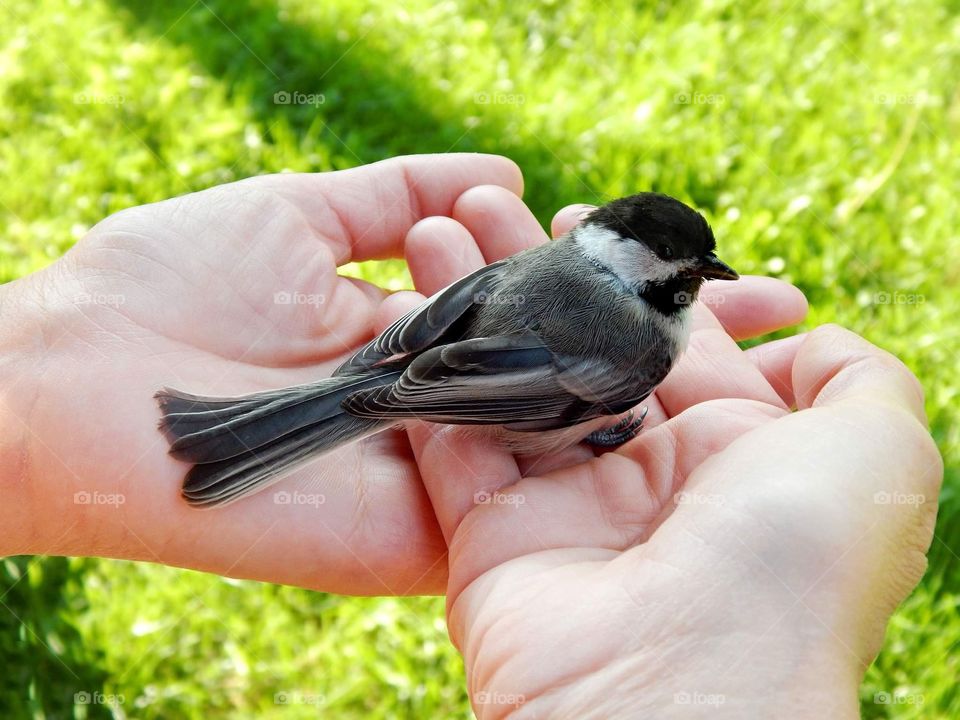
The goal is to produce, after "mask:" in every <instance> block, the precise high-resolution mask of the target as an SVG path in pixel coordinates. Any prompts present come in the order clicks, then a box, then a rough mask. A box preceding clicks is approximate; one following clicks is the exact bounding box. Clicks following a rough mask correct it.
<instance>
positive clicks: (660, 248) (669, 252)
mask: <svg viewBox="0 0 960 720" xmlns="http://www.w3.org/2000/svg"><path fill="white" fill-rule="evenodd" d="M657 255H659V256H660V257H662V258H663V259H664V260H672V259H673V248H672V247H670V246H669V245H657Z"/></svg>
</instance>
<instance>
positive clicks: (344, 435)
mask: <svg viewBox="0 0 960 720" xmlns="http://www.w3.org/2000/svg"><path fill="white" fill-rule="evenodd" d="M388 425H390V423H389V422H384V421H380V420H365V419H362V418H355V417H353V416H351V415H341V416H339V417H336V418H331V419H330V420H328V421H326V422H323V423H319V424H317V425H315V426H310V427H306V428H303V429H301V430H299V431H298V432H295V433H292V434H290V435H287V436H285V437H283V438H281V439H278V440H276V441H274V442H272V443H269V444H267V445H265V446H263V447H261V448H258V449H256V450H251V451H248V452H246V453H244V454H242V455H238V456H235V457H232V458H229V459H227V460H221V461H219V462H212V463H204V464H201V465H194V466H193V468H192V469H191V470H190V472H188V473H187V476H186V478H185V479H184V483H183V496H184V497H185V498H186V499H187V501H188V502H189V503H190V504H191V505H204V506H214V505H223V504H226V503H228V502H232V501H233V500H236V499H239V498H241V497H244V496H245V495H249V494H251V493H253V492H259V491H260V490H262V489H263V488H265V487H267V486H268V485H269V484H271V483H272V482H273V481H276V480H279V479H281V478H282V477H283V476H284V475H286V474H287V473H289V472H290V471H292V470H295V469H296V468H298V467H300V466H301V465H303V464H304V463H306V462H307V461H309V460H310V459H312V458H313V457H315V456H316V455H318V454H320V453H323V452H326V451H328V450H333V449H334V448H336V447H338V446H339V445H341V444H343V443H344V442H348V441H350V440H355V439H357V438H359V437H362V436H364V435H368V434H371V433H374V432H377V431H379V430H382V429H384V428H385V427H386V426H388Z"/></svg>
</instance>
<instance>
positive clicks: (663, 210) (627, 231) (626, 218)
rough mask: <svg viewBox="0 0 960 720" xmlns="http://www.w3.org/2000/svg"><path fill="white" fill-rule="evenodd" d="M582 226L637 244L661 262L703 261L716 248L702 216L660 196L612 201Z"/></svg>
mask: <svg viewBox="0 0 960 720" xmlns="http://www.w3.org/2000/svg"><path fill="white" fill-rule="evenodd" d="M584 222H587V223H593V224H596V225H600V226H601V227H605V228H608V229H610V230H613V231H614V232H615V233H617V234H618V235H621V236H623V237H624V238H632V239H634V240H638V241H639V242H642V243H644V244H645V245H647V246H648V247H649V248H650V249H651V250H653V251H654V252H655V253H656V254H657V255H659V256H660V257H662V258H664V259H672V258H678V259H679V258H691V257H702V256H704V255H706V254H708V253H711V252H713V251H714V249H715V248H716V246H717V243H716V240H715V239H714V237H713V231H712V230H711V229H710V225H709V224H707V221H706V219H705V218H704V217H703V215H701V214H700V213H698V212H697V211H696V210H694V209H693V208H691V207H689V206H687V205H684V204H683V203H682V202H680V201H679V200H676V199H675V198H672V197H670V196H669V195H663V194H661V193H654V192H645V193H639V194H637V195H630V196H628V197H625V198H620V199H619V200H614V201H613V202H610V203H607V204H606V205H603V206H602V207H599V208H597V209H596V210H594V211H593V212H592V213H590V215H589V216H587V218H586V219H585V220H584Z"/></svg>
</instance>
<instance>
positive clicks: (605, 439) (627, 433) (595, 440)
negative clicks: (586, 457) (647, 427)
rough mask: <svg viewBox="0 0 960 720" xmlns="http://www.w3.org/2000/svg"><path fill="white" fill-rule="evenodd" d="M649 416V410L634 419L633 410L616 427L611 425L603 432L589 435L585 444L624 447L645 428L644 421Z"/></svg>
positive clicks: (599, 431)
mask: <svg viewBox="0 0 960 720" xmlns="http://www.w3.org/2000/svg"><path fill="white" fill-rule="evenodd" d="M646 416H647V408H644V409H643V411H642V412H641V413H640V417H638V418H634V416H633V410H631V411H630V412H629V413H627V416H626V417H625V418H623V419H622V420H621V421H620V422H618V423H617V424H616V425H611V426H610V427H608V428H603V429H602V430H595V431H594V432H592V433H590V434H589V435H587V437H586V438H585V442H587V443H589V444H590V445H596V446H597V447H603V448H610V447H617V446H619V445H623V444H624V443H625V442H628V441H629V440H633V438H635V437H636V436H637V435H638V434H639V433H640V430H641V428H642V427H643V419H644V418H645V417H646Z"/></svg>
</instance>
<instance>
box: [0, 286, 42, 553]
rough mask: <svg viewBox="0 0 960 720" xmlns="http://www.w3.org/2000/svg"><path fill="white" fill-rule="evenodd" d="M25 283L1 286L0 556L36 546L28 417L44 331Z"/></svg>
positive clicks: (39, 371) (39, 368) (38, 373)
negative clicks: (2, 320) (0, 538)
mask: <svg viewBox="0 0 960 720" xmlns="http://www.w3.org/2000/svg"><path fill="white" fill-rule="evenodd" d="M27 282H28V281H26V280H18V281H15V282H12V283H9V284H7V285H4V286H3V287H0V316H2V317H3V318H4V322H3V323H2V325H0V537H2V540H0V556H3V555H15V554H23V553H28V552H36V551H37V550H35V549H34V545H35V543H36V539H37V536H38V527H37V514H36V511H37V508H36V507H35V503H34V502H33V500H32V497H33V492H32V491H33V487H32V482H31V478H30V468H31V448H32V446H33V445H34V441H33V438H34V427H33V424H32V422H31V416H32V413H33V409H34V406H35V403H36V398H37V393H38V388H39V379H40V377H41V376H42V374H43V366H44V353H43V349H42V347H43V337H44V332H43V328H42V313H40V312H38V310H37V308H36V306H35V305H34V304H32V303H31V302H30V300H29V290H28V287H27Z"/></svg>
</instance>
